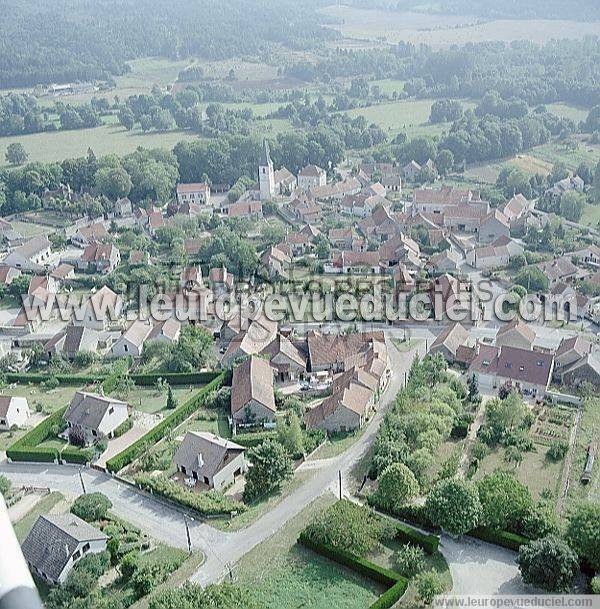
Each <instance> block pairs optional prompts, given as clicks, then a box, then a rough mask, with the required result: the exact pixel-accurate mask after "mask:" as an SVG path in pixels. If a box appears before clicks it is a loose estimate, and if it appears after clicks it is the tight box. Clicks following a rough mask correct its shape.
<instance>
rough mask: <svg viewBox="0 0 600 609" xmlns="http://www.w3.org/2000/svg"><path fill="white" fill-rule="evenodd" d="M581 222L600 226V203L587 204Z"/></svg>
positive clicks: (596, 226) (595, 226) (593, 226)
mask: <svg viewBox="0 0 600 609" xmlns="http://www.w3.org/2000/svg"><path fill="white" fill-rule="evenodd" d="M580 223H581V224H585V225H586V226H591V227H592V228H598V227H599V226H600V205H586V206H585V208H584V210H583V216H582V217H581V220H580Z"/></svg>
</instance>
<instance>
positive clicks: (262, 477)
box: [244, 440, 294, 501]
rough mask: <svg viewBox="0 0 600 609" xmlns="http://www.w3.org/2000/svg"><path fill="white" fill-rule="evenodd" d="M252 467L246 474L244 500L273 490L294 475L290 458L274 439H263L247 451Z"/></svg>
mask: <svg viewBox="0 0 600 609" xmlns="http://www.w3.org/2000/svg"><path fill="white" fill-rule="evenodd" d="M248 458H249V459H250V461H251V463H252V467H250V469H249V470H248V473H247V474H246V486H245V488H244V501H254V500H256V499H258V498H259V497H261V496H263V495H264V494H266V493H268V492H270V491H272V490H275V489H277V488H279V487H280V486H281V484H282V483H283V482H285V481H286V480H289V479H291V478H292V476H293V475H294V470H293V467H292V460H291V458H290V456H289V455H288V453H287V452H286V450H285V448H284V447H283V446H282V445H281V444H280V443H279V442H277V441H276V440H265V441H264V442H263V443H262V444H261V445H260V446H257V447H256V448H252V449H251V450H250V451H248Z"/></svg>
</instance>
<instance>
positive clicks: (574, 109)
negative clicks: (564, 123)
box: [546, 103, 589, 123]
mask: <svg viewBox="0 0 600 609" xmlns="http://www.w3.org/2000/svg"><path fill="white" fill-rule="evenodd" d="M546 108H547V109H548V111H549V112H552V114H556V116H560V117H561V118H570V119H571V120H573V121H575V122H576V123H579V122H580V121H583V120H585V119H586V118H587V115H588V114H589V108H582V107H580V106H572V105H570V104H563V103H559V104H547V105H546Z"/></svg>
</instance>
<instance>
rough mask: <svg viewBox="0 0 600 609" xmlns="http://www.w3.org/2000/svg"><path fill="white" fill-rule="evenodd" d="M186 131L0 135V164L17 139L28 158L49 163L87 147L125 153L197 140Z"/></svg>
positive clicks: (106, 129)
mask: <svg viewBox="0 0 600 609" xmlns="http://www.w3.org/2000/svg"><path fill="white" fill-rule="evenodd" d="M197 139H198V136H197V135H194V134H193V133H191V132H189V131H179V130H175V131H166V132H158V131H150V132H148V133H144V132H143V131H141V130H139V129H135V130H133V131H127V130H126V129H125V128H123V127H121V126H120V125H103V126H101V127H95V128H94V129H79V130H75V131H54V132H48V133H32V134H29V135H21V136H19V137H2V138H0V163H5V159H4V155H5V153H6V148H7V146H8V145H9V144H12V143H13V142H20V143H21V144H23V146H24V147H25V150H26V151H27V153H28V154H29V160H30V161H41V162H43V163H50V162H53V161H62V160H63V159H68V158H73V157H79V156H85V155H86V154H87V151H88V149H89V148H91V149H92V150H93V151H94V153H95V154H96V156H104V155H106V154H111V153H119V154H128V153H130V152H134V151H135V150H136V148H138V147H140V146H141V147H142V148H173V146H175V144H177V143H178V142H181V141H183V140H187V141H192V140H197Z"/></svg>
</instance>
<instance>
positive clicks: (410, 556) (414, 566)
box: [394, 544, 425, 577]
mask: <svg viewBox="0 0 600 609" xmlns="http://www.w3.org/2000/svg"><path fill="white" fill-rule="evenodd" d="M394 562H395V563H396V567H397V569H398V573H400V574H401V575H404V576H405V577H414V576H415V575H416V574H417V573H420V572H421V571H423V569H424V568H425V552H424V551H423V549H422V548H420V547H419V546H413V545H411V544H406V545H404V546H402V547H401V548H400V549H399V550H398V551H397V552H396V555H395V556H394Z"/></svg>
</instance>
